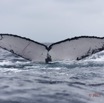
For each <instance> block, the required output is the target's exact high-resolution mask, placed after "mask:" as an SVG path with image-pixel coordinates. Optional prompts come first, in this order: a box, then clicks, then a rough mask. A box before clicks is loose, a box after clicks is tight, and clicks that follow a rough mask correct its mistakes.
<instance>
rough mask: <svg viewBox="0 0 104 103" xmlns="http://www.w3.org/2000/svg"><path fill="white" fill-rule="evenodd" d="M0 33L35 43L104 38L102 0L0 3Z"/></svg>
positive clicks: (48, 0)
mask: <svg viewBox="0 0 104 103" xmlns="http://www.w3.org/2000/svg"><path fill="white" fill-rule="evenodd" d="M0 33H12V34H17V35H20V36H24V37H28V38H31V39H33V40H35V41H39V42H56V41H59V40H63V39H66V38H71V37H74V36H80V35H92V36H104V0H0Z"/></svg>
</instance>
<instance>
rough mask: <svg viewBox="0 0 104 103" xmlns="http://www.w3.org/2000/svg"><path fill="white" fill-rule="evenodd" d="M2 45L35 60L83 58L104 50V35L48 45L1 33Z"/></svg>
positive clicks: (75, 38)
mask: <svg viewBox="0 0 104 103" xmlns="http://www.w3.org/2000/svg"><path fill="white" fill-rule="evenodd" d="M0 47H1V48H3V49H6V50H8V51H10V52H12V53H15V54H17V55H19V56H21V57H23V58H25V59H27V60H31V61H34V62H46V63H48V62H51V61H62V60H81V59H83V58H86V57H88V56H90V55H92V54H95V53H97V52H100V51H102V50H104V37H102V38H101V37H95V36H79V37H74V38H70V39H69V38H68V39H65V40H62V41H59V42H56V43H53V44H51V45H50V46H46V45H44V44H42V43H39V42H36V41H33V40H30V39H28V38H25V37H21V36H17V35H12V34H0Z"/></svg>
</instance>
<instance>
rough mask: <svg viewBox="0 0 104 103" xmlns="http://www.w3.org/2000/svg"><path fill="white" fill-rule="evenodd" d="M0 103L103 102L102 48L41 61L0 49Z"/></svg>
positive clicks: (103, 65) (103, 67)
mask: <svg viewBox="0 0 104 103" xmlns="http://www.w3.org/2000/svg"><path fill="white" fill-rule="evenodd" d="M0 103H104V52H100V53H97V54H95V55H93V56H91V57H89V58H86V59H84V60H81V61H59V62H52V63H50V64H45V63H34V62H30V61H27V60H25V59H23V58H21V57H18V56H16V55H14V54H11V53H9V52H7V51H5V50H2V49H0Z"/></svg>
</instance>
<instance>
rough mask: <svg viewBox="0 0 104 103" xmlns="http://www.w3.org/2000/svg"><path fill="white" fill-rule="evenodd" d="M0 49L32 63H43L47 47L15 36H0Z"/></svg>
mask: <svg viewBox="0 0 104 103" xmlns="http://www.w3.org/2000/svg"><path fill="white" fill-rule="evenodd" d="M0 47H1V48H3V49H6V50H8V51H10V52H12V53H15V54H17V55H19V56H21V57H23V58H25V59H27V60H31V61H34V62H35V61H36V62H44V60H45V58H46V56H47V46H45V45H44V44H41V43H38V42H36V41H33V40H30V39H27V38H24V37H20V36H17V35H11V34H0Z"/></svg>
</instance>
